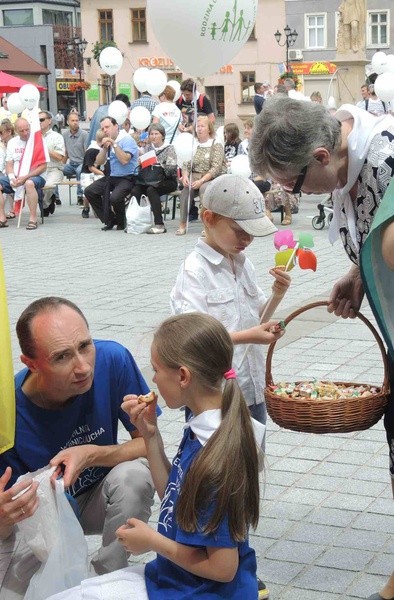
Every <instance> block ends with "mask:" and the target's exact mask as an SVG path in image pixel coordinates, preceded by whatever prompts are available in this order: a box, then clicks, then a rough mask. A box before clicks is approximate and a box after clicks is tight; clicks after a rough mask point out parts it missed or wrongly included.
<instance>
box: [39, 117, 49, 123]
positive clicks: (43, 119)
mask: <svg viewBox="0 0 394 600" xmlns="http://www.w3.org/2000/svg"><path fill="white" fill-rule="evenodd" d="M47 119H48V117H42V119H40V123H43V122H44V121H46V120H47Z"/></svg>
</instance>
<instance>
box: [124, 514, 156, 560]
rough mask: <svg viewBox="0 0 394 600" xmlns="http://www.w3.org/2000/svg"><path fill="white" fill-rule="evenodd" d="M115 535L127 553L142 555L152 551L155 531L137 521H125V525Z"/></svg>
mask: <svg viewBox="0 0 394 600" xmlns="http://www.w3.org/2000/svg"><path fill="white" fill-rule="evenodd" d="M115 533H116V536H117V538H118V540H119V542H120V543H121V544H122V546H123V548H124V549H125V550H127V552H131V553H132V554H144V553H145V552H149V551H150V550H151V549H152V537H153V535H154V534H155V531H154V530H153V529H152V528H151V527H149V525H147V524H146V523H144V522H143V521H140V520H139V519H127V524H126V525H122V526H121V527H119V529H117V530H116V532H115Z"/></svg>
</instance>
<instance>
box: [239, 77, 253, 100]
mask: <svg viewBox="0 0 394 600" xmlns="http://www.w3.org/2000/svg"><path fill="white" fill-rule="evenodd" d="M240 75H241V98H242V102H253V97H254V84H255V83H256V73H255V72H254V71H246V72H244V73H240Z"/></svg>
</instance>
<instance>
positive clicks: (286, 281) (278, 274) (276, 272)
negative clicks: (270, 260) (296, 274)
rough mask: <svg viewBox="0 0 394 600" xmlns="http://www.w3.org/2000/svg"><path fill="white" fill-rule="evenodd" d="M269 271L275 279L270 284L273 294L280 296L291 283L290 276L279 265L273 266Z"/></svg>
mask: <svg viewBox="0 0 394 600" xmlns="http://www.w3.org/2000/svg"><path fill="white" fill-rule="evenodd" d="M269 273H270V275H272V277H274V279H275V281H274V283H273V284H272V293H273V295H274V296H280V297H282V296H284V295H285V293H286V292H287V290H288V289H289V286H290V283H291V277H290V275H289V273H287V271H284V269H281V268H279V267H273V268H272V269H270V270H269Z"/></svg>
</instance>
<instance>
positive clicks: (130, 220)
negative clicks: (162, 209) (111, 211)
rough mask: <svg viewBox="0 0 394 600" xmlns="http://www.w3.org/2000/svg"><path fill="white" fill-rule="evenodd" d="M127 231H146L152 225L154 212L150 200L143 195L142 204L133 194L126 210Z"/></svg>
mask: <svg viewBox="0 0 394 600" xmlns="http://www.w3.org/2000/svg"><path fill="white" fill-rule="evenodd" d="M126 222H127V227H126V231H127V233H135V234H138V233H146V232H147V231H148V229H150V228H151V227H152V212H151V207H150V203H149V200H148V198H147V197H146V196H144V195H142V196H141V198H140V204H138V202H137V198H136V197H135V196H133V197H132V198H131V200H130V202H129V205H128V207H127V210H126Z"/></svg>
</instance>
